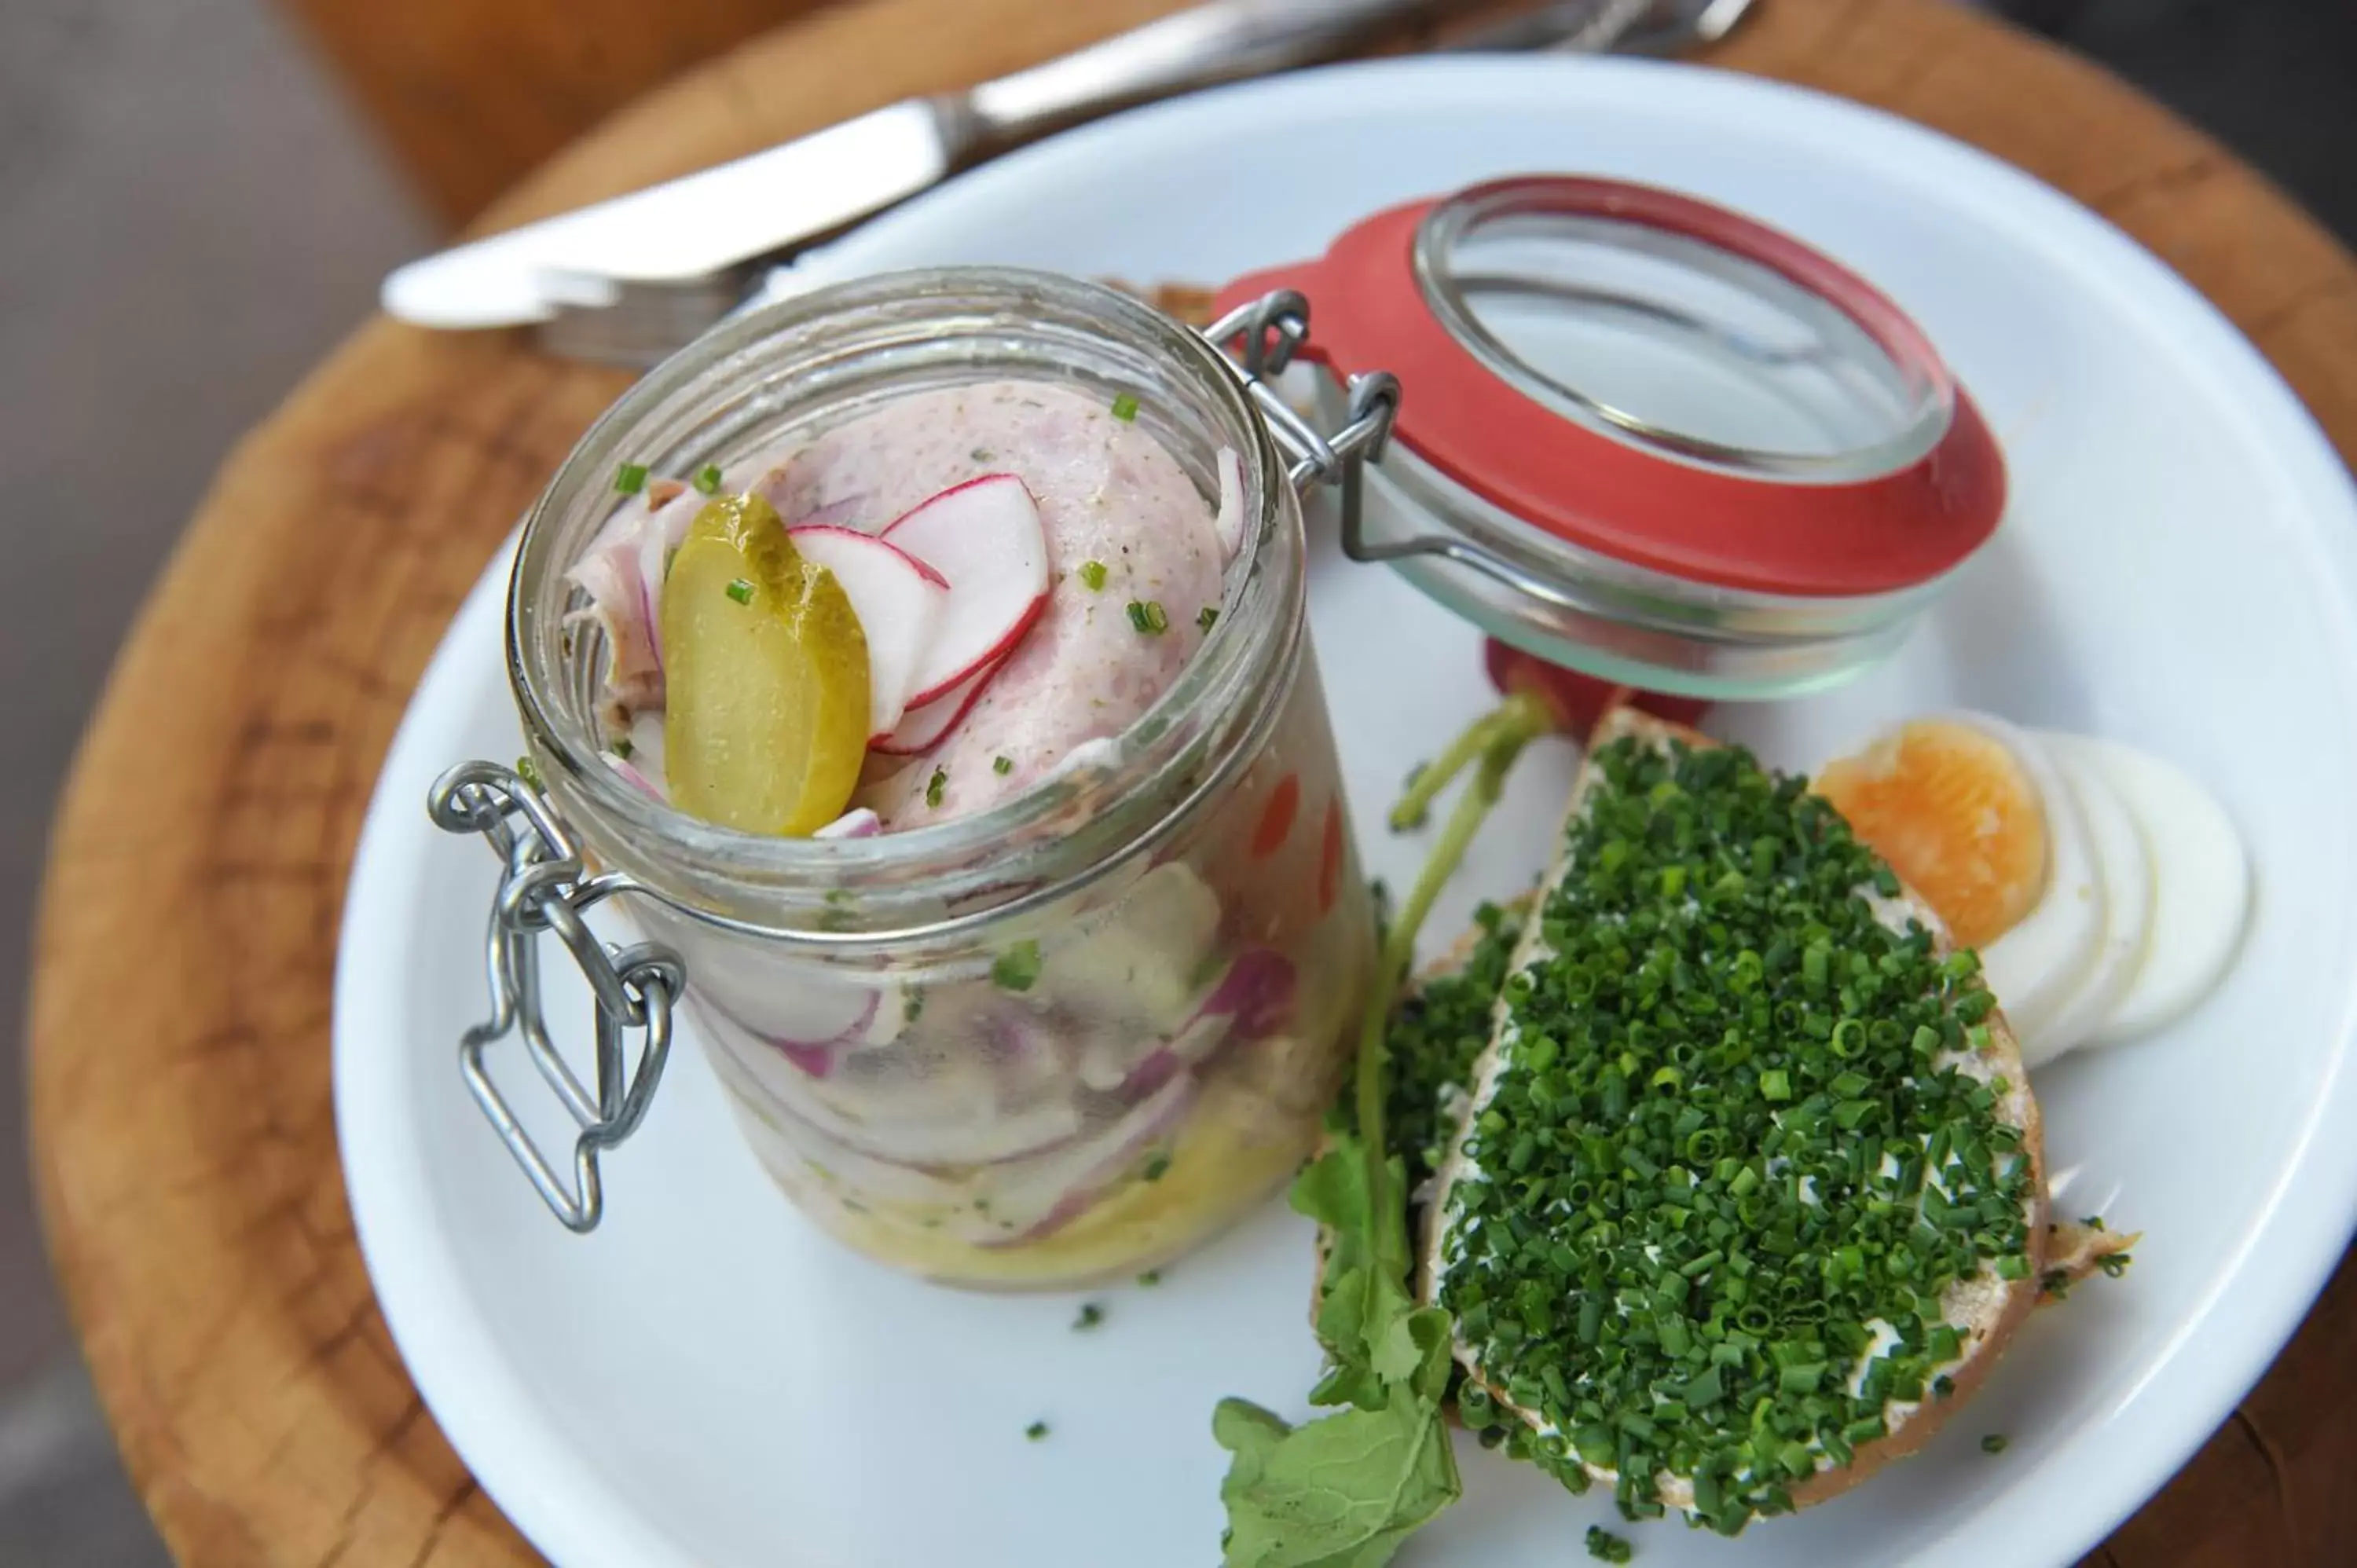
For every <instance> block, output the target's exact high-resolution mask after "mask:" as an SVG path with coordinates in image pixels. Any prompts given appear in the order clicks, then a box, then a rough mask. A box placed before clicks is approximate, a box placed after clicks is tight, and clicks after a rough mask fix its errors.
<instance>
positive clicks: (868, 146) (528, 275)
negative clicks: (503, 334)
mask: <svg viewBox="0 0 2357 1568" xmlns="http://www.w3.org/2000/svg"><path fill="white" fill-rule="evenodd" d="M1448 4H1449V0H1212V3H1211V4H1209V5H1197V6H1194V7H1192V8H1190V9H1189V10H1185V11H1179V12H1174V13H1172V14H1171V15H1170V16H1165V17H1163V18H1161V19H1160V20H1158V21H1154V22H1149V23H1147V24H1146V25H1145V26H1143V27H1136V28H1134V29H1132V30H1131V31H1129V32H1126V33H1121V34H1117V35H1115V36H1114V37H1113V38H1107V39H1105V40H1103V42H1101V43H1097V44H1093V45H1091V46H1090V47H1088V48H1083V49H1081V50H1079V51H1077V52H1076V53H1072V54H1068V55H1064V56H1062V57H1060V58H1059V59H1052V60H1049V61H1048V62H1046V63H1045V64H1043V65H1039V66H1034V67H1032V68H1030V69H1029V70H1019V71H1017V72H1015V73H1014V74H1013V75H1011V76H1002V77H999V78H997V79H996V80H995V81H985V82H984V83H982V84H981V85H980V86H977V87H973V88H969V89H966V90H965V91H959V92H945V93H937V94H934V95H932V96H931V97H925V98H910V99H904V100H902V101H901V102H898V103H894V104H891V105H889V106H888V107H886V108H883V109H878V110H876V111H874V112H873V113H867V114H863V115H861V116H859V117H858V118H857V119H856V120H850V121H846V122H845V123H844V124H839V125H834V126H830V127H829V128H828V129H826V130H823V131H820V132H817V133H816V134H813V135H808V136H804V137H802V138H801V139H800V140H797V141H792V142H788V143H785V144H784V145H780V146H776V147H771V148H770V149H769V150H768V151H766V152H760V153H755V154H753V155H752V156H749V157H744V158H739V159H737V161H736V162H734V163H727V164H722V165H720V166H717V167H716V168H708V169H705V170H703V171H701V172H699V173H696V174H692V175H688V176H686V177H683V178H680V179H674V180H672V181H669V182H668V183H666V184H662V185H658V186H654V187H651V188H648V189H645V190H641V191H638V192H635V193H633V194H631V195H629V196H623V197H618V198H616V199H612V200H610V201H602V202H599V203H597V205H596V206H594V207H585V208H582V209H579V210H577V211H574V212H569V213H566V214H565V215H564V216H562V217H559V218H552V219H549V220H545V221H544V222H539V223H530V224H526V225H524V226H523V227H522V228H518V229H511V230H510V231H507V232H505V233H502V234H495V235H493V236H491V237H490V238H489V239H486V240H479V241H476V242H473V243H471V244H466V245H460V246H457V247H456V248H455V249H452V250H448V251H444V252H441V253H439V254H438V255H433V256H428V257H425V259H423V260H421V261H416V262H412V263H409V264H408V265H406V266H404V267H401V268H399V269H397V270H396V271H394V272H393V274H390V275H389V276H387V277H386V279H385V280H384V285H383V289H382V303H383V306H384V309H385V311H386V313H387V314H389V315H392V316H394V317H399V318H401V319H402V320H404V321H408V322H412V323H414V324H415V325H417V326H421V327H434V328H490V327H512V326H520V325H523V324H526V323H530V322H537V321H546V320H549V319H551V318H552V317H554V316H556V315H557V314H558V313H559V312H561V311H564V310H565V309H567V308H585V307H586V308H591V309H595V308H598V307H601V306H611V305H613V304H615V303H616V302H617V301H619V299H620V298H622V297H623V295H624V293H625V291H628V290H631V289H633V288H637V289H640V290H648V289H652V290H655V291H661V290H662V289H663V288H665V287H666V286H669V285H706V284H710V283H711V282H712V281H713V280H715V279H716V278H718V277H721V276H723V275H725V274H736V273H737V272H739V271H740V270H742V269H745V268H747V267H748V266H750V265H752V264H754V263H757V262H759V260H761V259H763V258H773V257H777V256H780V255H782V254H783V253H785V252H789V251H791V249H793V248H794V247H796V246H798V245H801V244H804V243H807V242H811V241H813V240H816V239H818V238H821V237H823V236H825V235H827V234H830V233H832V232H834V231H838V230H841V229H843V228H845V226H847V225H849V224H851V223H853V222H856V220H859V219H861V218H864V217H866V216H867V215H869V214H870V213H873V212H876V211H878V210H880V209H883V208H886V207H888V206H891V205H893V204H894V203H896V202H899V201H902V200H905V199H908V198H909V197H911V196H914V195H915V194H917V193H918V192H919V191H921V190H924V189H926V188H929V187H931V186H932V185H935V184H937V183H939V182H940V181H941V180H942V179H944V178H946V177H948V176H949V175H951V174H952V173H954V172H956V171H957V170H958V169H959V168H961V167H963V166H967V165H970V164H972V163H974V162H977V161H980V160H981V159H982V158H984V157H986V156H991V155H992V154H994V153H996V152H998V151H1002V150H1004V149H1006V148H1008V147H1013V146H1016V145H1021V144H1022V143H1025V142H1028V141H1033V140H1036V139H1038V138H1039V137H1040V136H1043V135H1046V134H1049V133H1050V132H1053V131H1056V130H1060V129H1062V128H1063V127H1065V126H1068V125H1071V124H1077V123H1078V122H1080V121H1082V120H1086V119H1089V118H1091V117H1092V116H1094V115H1097V114H1101V113H1106V112H1108V111H1110V110H1113V109H1116V108H1120V107H1124V106H1125V105H1128V104H1133V103H1137V102H1145V101H1147V100H1150V99H1155V98H1159V97H1164V96H1167V95H1168V94H1172V93H1176V92H1180V91H1188V90H1190V89H1193V88H1197V87H1202V86H1208V85H1211V84H1212V83H1215V82H1220V81H1231V80H1233V79H1236V78H1240V77H1246V76H1254V75H1260V74H1263V73H1265V72H1271V71H1276V70H1289V69H1291V68H1293V67H1296V66H1302V65H1311V64H1316V63H1318V62H1320V61H1323V60H1329V59H1338V58H1340V57H1341V56H1343V55H1346V54H1348V53H1350V52H1351V50H1352V49H1353V48H1356V47H1358V46H1359V45H1361V43H1364V42H1366V41H1368V40H1369V39H1371V38H1373V37H1375V36H1376V35H1378V34H1379V33H1381V32H1382V31H1383V30H1384V29H1385V28H1388V27H1392V26H1394V25H1397V24H1402V23H1405V22H1410V21H1415V20H1418V19H1421V18H1423V17H1425V16H1429V15H1433V14H1436V13H1438V12H1440V11H1442V10H1443V9H1445V8H1446V6H1447V5H1448Z"/></svg>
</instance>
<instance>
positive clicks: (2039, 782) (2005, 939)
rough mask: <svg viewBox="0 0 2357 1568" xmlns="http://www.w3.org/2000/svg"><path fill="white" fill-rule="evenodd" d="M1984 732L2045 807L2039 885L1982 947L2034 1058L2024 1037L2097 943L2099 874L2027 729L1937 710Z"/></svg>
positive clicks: (2040, 1026)
mask: <svg viewBox="0 0 2357 1568" xmlns="http://www.w3.org/2000/svg"><path fill="white" fill-rule="evenodd" d="M1940 717H1941V718H1942V719H1943V720H1945V721H1947V722H1949V723H1953V724H1958V725H1967V726H1969V727H1971V728H1973V729H1976V730H1979V731H1980V732H1981V733H1982V734H1984V735H1986V736H1990V737H1991V738H1992V739H1994V740H1996V742H1997V743H1998V744H1999V745H2001V746H2004V747H2005V748H2006V749H2007V751H2008V752H2010V753H2012V754H2013V757H2014V760H2015V761H2017V762H2018V763H2019V764H2020V765H2021V768H2022V770H2023V771H2024V772H2026V773H2028V774H2029V779H2030V782H2031V783H2032V784H2033V785H2034V786H2036V788H2037V790H2038V798H2039V802H2040V805H2041V806H2043V807H2044V808H2045V813H2046V885H2045V887H2044V890H2043V891H2042V892H2041V893H2040V896H2039V899H2038V902H2037V903H2036V904H2035V905H2033V906H2032V907H2031V908H2030V911H2029V914H2027V915H2025V916H2023V917H2022V918H2020V920H2018V922H2016V923H2015V924H2014V926H2013V927H2012V928H2011V929H2008V930H2007V931H2006V932H2005V933H2004V934H2003V935H2001V936H1999V937H1998V938H1997V939H1996V940H1994V941H1992V942H1989V943H1988V944H1987V945H1986V946H1985V947H1983V948H1982V949H1981V970H1982V972H1983V973H1984V974H1985V975H1986V977H1987V980H1988V987H1989V990H1990V991H1991V992H1993V993H1996V1000H1997V1005H1999V1006H2000V1007H2003V1008H2004V1009H2005V1015H2006V1018H2007V1020H2008V1021H2009V1022H2010V1023H2011V1024H2012V1025H2013V1031H2014V1033H2015V1034H2016V1035H2018V1036H2020V1038H2021V1042H2022V1054H2023V1057H2024V1058H2025V1059H2026V1060H2028V1061H2029V1064H2030V1065H2031V1066H2033V1067H2034V1066H2036V1065H2037V1058H2036V1057H2035V1056H2033V1055H2032V1054H2031V1053H2032V1046H2031V1042H2032V1041H2034V1040H2035V1039H2037V1038H2038V1036H2040V1035H2041V1034H2042V1033H2044V1032H2045V1031H2046V1030H2047V1028H2048V1027H2049V1026H2051V1025H2052V1024H2053V1023H2055V1022H2056V1020H2057V1019H2058V1018H2061V1015H2062V1013H2063V1009H2064V1007H2065V1005H2066V1004H2068V1003H2069V1002H2070V1000H2071V997H2072V993H2073V992H2074V991H2076V990H2077V989H2078V987H2079V985H2080V984H2081V983H2082V982H2083V980H2084V979H2085V978H2086V976H2087V974H2088V972H2089V971H2090V969H2091V968H2092V967H2093V964H2094V961H2095V958H2096V955H2097V953H2098V951H2099V950H2100V949H2101V948H2102V945H2103V940H2104V878H2103V872H2102V868H2101V866H2100V865H2098V863H2097V861H2096V858H2095V850H2094V845H2093V833H2092V832H2091V831H2090V830H2089V828H2088V826H2087V822H2086V817H2085V815H2084V813H2083V812H2082V811H2081V810H2080V808H2079V801H2078V799H2077V797H2075V796H2074V795H2073V794H2072V791H2071V786H2070V784H2069V783H2068V782H2067V781H2066V780H2065V779H2064V778H2063V776H2062V770H2061V768H2060V767H2059V766H2058V765H2057V764H2056V762H2055V760H2054V757H2053V756H2052V754H2051V753H2050V752H2049V751H2048V750H2047V748H2046V746H2045V745H2044V744H2043V743H2042V742H2041V741H2040V739H2039V738H2038V737H2037V736H2034V735H2031V734H2030V733H2029V732H2028V731H2026V730H2023V729H2019V728H2018V727H2016V726H2015V725H2009V724H2007V723H2006V722H2005V721H2004V720H2003V719H1999V718H1993V717H1991V716H1990V715H1988V714H1941V715H1940Z"/></svg>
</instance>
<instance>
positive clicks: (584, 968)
mask: <svg viewBox="0 0 2357 1568" xmlns="http://www.w3.org/2000/svg"><path fill="white" fill-rule="evenodd" d="M426 810H427V811H428V812H429V813H430V814H431V815H432V817H433V819H434V824H435V825H436V827H438V828H441V829H442V830H443V831H444V832H453V833H468V832H471V833H479V834H481V835H482V837H483V838H484V840H485V841H486V842H488V843H490V846H491V849H492V851H493V852H494V853H496V854H498V855H499V857H500V862H501V865H502V869H501V871H500V882H499V889H498V891H497V893H496V894H495V895H494V896H493V898H492V902H491V914H490V932H489V935H488V936H487V937H486V939H485V942H484V961H485V962H484V969H485V975H486V978H487V980H488V982H489V986H490V1004H491V1012H490V1017H488V1018H486V1019H485V1020H484V1021H483V1022H481V1023H479V1024H478V1025H476V1026H474V1027H472V1028H470V1029H468V1031H467V1032H466V1034H465V1035H464V1036H460V1038H459V1041H458V1063H459V1069H460V1071H461V1072H463V1073H464V1074H465V1076H466V1079H467V1088H468V1090H469V1091H470V1092H472V1093H473V1095H474V1097H475V1103H476V1104H477V1105H478V1106H479V1107H481V1109H482V1112H483V1114H484V1116H485V1117H487V1118H488V1119H489V1120H490V1123H491V1126H492V1127H493V1129H495V1130H496V1131H497V1132H498V1133H499V1135H500V1142H501V1143H504V1144H507V1146H508V1153H510V1154H511V1155H514V1156H515V1161H516V1164H517V1165H520V1166H522V1170H523V1173H524V1175H525V1176H528V1177H530V1178H531V1180H532V1185H533V1189H534V1190H535V1191H537V1192H538V1193H539V1194H540V1197H541V1201H543V1202H544V1203H545V1204H547V1205H548V1208H549V1210H550V1212H551V1213H553V1214H554V1215H555V1216H556V1218H557V1219H560V1220H562V1221H564V1223H565V1229H566V1230H572V1231H576V1232H583V1231H588V1230H596V1229H597V1221H598V1220H599V1219H601V1218H603V1216H604V1212H605V1193H604V1190H603V1188H602V1187H601V1186H600V1185H599V1182H598V1176H597V1156H598V1155H600V1154H601V1153H603V1152H604V1151H606V1150H608V1149H610V1148H613V1147H615V1146H616V1145H618V1144H620V1143H621V1142H622V1141H623V1140H624V1139H626V1138H628V1137H629V1136H630V1134H631V1133H633V1132H635V1131H636V1130H637V1129H638V1125H639V1123H640V1121H641V1120H643V1119H644V1118H645V1116H646V1113H647V1106H648V1104H649V1103H650V1102H651V1101H652V1100H653V1099H654V1092H655V1086H656V1085H657V1084H658V1083H659V1082H661V1081H662V1070H663V1063H664V1061H665V1060H666V1059H667V1058H669V1057H670V1054H671V1038H672V1005H673V1003H674V1002H676V1001H677V1000H678V998H679V995H680V993H681V992H682V991H683V989H684V988H685V985H686V974H687V972H686V967H685V965H683V963H682V962H681V961H680V958H679V955H678V954H677V953H675V952H673V950H671V949H670V948H667V947H664V946H662V944H660V943H655V942H641V943H640V944H638V945H637V946H634V947H628V948H620V947H614V946H610V945H608V944H607V943H605V942H601V941H600V940H598V939H597V933H596V932H594V931H592V930H591V929H589V926H588V923H587V921H586V920H584V919H583V918H582V916H583V915H584V913H585V912H586V911H587V910H588V909H589V908H591V907H592V906H593V905H596V904H598V903H601V902H603V901H604V900H605V899H607V898H609V897H613V896H614V895H616V894H618V893H626V892H630V891H632V890H633V889H634V888H635V886H636V885H635V884H633V883H632V882H630V880H629V879H628V878H627V877H623V876H619V875H599V876H591V875H587V873H586V869H585V867H584V866H583V865H582V862H581V856H580V854H579V852H578V851H576V849H575V848H574V845H573V841H572V837H571V835H570V834H568V833H567V832H565V824H564V822H562V821H561V820H560V819H559V818H558V817H557V815H556V813H555V811H554V809H552V808H551V807H550V805H549V803H548V801H547V800H546V799H545V798H544V797H543V796H542V794H541V792H540V791H539V790H538V789H535V788H533V785H532V783H531V782H530V781H529V780H528V779H525V778H523V777H522V775H521V774H519V773H517V772H516V771H515V770H514V769H512V768H502V767H500V765H499V764H497V763H493V762H464V763H460V764H459V765H458V766H457V767H456V768H452V769H450V771H448V772H447V773H445V774H444V775H443V776H442V777H441V778H440V779H436V781H435V784H434V789H433V791H432V793H431V794H430V795H429V796H428V797H427V799H426ZM543 932H554V934H555V936H556V939H557V940H559V941H561V942H563V943H564V944H565V950H567V951H568V952H570V953H571V954H572V955H573V961H574V962H575V964H576V965H577V966H578V967H579V968H580V971H581V975H582V978H583V979H585V980H587V982H588V983H589V989H590V992H591V993H592V995H593V996H594V997H595V1000H596V1006H597V1053H596V1071H595V1074H594V1077H595V1083H594V1086H593V1087H585V1086H584V1085H583V1084H582V1082H581V1080H580V1079H579V1078H577V1077H576V1076H575V1074H574V1071H573V1069H572V1068H571V1067H570V1066H568V1065H567V1064H566V1062H565V1058H564V1057H563V1056H562V1055H561V1054H560V1053H559V1052H558V1051H557V1048H556V1046H555V1044H554V1042H553V1041H552V1040H551V1039H550V1038H549V1036H548V1026H547V1022H546V1020H545V1018H544V1016H543V1015H542V1006H541V1003H542V997H541V988H540V949H539V940H540V937H541V934H542V933H543ZM633 1029H643V1030H645V1031H646V1037H645V1039H644V1041H643V1042H642V1043H641V1044H640V1047H639V1052H638V1058H637V1060H636V1061H635V1062H633V1061H632V1060H631V1059H630V1052H629V1049H628V1046H629V1036H630V1031H631V1030H633ZM511 1032H512V1033H518V1034H521V1035H522V1037H523V1043H524V1049H525V1051H526V1053H527V1054H528V1055H529V1056H530V1057H531V1058H532V1063H533V1067H535V1068H537V1069H539V1070H540V1076H541V1077H542V1079H544V1080H545V1081H546V1082H547V1084H548V1086H549V1088H550V1089H551V1090H554V1093H555V1095H556V1098H557V1099H558V1101H560V1102H562V1103H563V1105H564V1106H565V1111H566V1112H568V1113H570V1114H571V1116H572V1118H573V1121H574V1124H575V1125H576V1127H577V1128H579V1130H580V1131H579V1133H578V1135H577V1136H576V1137H575V1139H574V1141H573V1179H572V1180H571V1182H570V1183H568V1182H567V1181H566V1180H565V1177H564V1176H562V1175H560V1174H559V1171H558V1168H557V1166H556V1165H554V1163H553V1162H552V1161H551V1160H550V1159H549V1157H548V1156H547V1155H546V1154H544V1152H543V1151H542V1149H541V1147H540V1145H539V1144H536V1143H535V1142H534V1141H533V1137H532V1134H531V1133H528V1132H526V1131H525V1130H524V1127H523V1124H522V1122H520V1121H518V1120H517V1118H516V1114H515V1112H514V1111H513V1110H512V1109H511V1106H510V1105H509V1103H508V1101H507V1098H506V1096H504V1095H503V1094H501V1093H500V1090H499V1087H498V1085H496V1084H494V1083H493V1082H492V1081H491V1079H490V1073H489V1072H488V1071H486V1070H485V1068H484V1064H483V1058H484V1053H485V1049H486V1047H489V1046H490V1045H491V1044H492V1043H493V1042H495V1041H497V1040H500V1039H503V1038H505V1037H506V1036H508V1035H509V1034H510V1033H511Z"/></svg>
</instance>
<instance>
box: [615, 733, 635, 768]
mask: <svg viewBox="0 0 2357 1568" xmlns="http://www.w3.org/2000/svg"><path fill="white" fill-rule="evenodd" d="M637 749H638V747H637V746H633V745H631V744H630V736H626V735H618V736H615V737H614V755H615V756H617V757H620V758H621V759H622V760H623V761H625V762H628V761H629V760H630V753H632V752H633V751H636V750H637Z"/></svg>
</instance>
